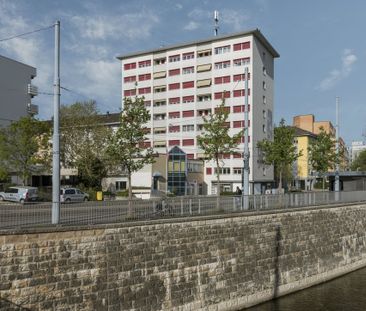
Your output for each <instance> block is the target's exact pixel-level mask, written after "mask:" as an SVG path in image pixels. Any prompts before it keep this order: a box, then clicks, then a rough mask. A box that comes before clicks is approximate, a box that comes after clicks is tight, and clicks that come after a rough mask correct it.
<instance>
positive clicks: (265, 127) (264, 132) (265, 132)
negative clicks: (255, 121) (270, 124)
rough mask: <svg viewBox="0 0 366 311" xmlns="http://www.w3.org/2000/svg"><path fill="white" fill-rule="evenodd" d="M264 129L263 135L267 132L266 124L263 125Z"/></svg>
mask: <svg viewBox="0 0 366 311" xmlns="http://www.w3.org/2000/svg"><path fill="white" fill-rule="evenodd" d="M262 129H263V133H266V132H267V130H266V125H265V124H263V125H262Z"/></svg>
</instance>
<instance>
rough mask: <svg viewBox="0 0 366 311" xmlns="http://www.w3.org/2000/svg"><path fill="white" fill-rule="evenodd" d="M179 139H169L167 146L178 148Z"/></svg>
mask: <svg viewBox="0 0 366 311" xmlns="http://www.w3.org/2000/svg"><path fill="white" fill-rule="evenodd" d="M179 143H180V142H179V139H171V140H169V146H179Z"/></svg>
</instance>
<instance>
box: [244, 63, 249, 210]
mask: <svg viewBox="0 0 366 311" xmlns="http://www.w3.org/2000/svg"><path fill="white" fill-rule="evenodd" d="M244 83H245V90H244V92H245V97H244V98H245V102H244V133H243V138H244V153H243V191H242V196H243V198H242V201H243V209H248V207H249V205H248V195H249V157H250V154H249V145H248V140H249V133H248V132H249V126H248V125H249V124H248V111H249V105H248V67H245V71H244Z"/></svg>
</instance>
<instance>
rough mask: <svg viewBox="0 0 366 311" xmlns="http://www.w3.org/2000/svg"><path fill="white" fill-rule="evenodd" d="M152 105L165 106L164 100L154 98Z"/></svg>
mask: <svg viewBox="0 0 366 311" xmlns="http://www.w3.org/2000/svg"><path fill="white" fill-rule="evenodd" d="M153 106H154V107H161V106H166V100H156V101H154V105H153Z"/></svg>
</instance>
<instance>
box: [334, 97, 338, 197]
mask: <svg viewBox="0 0 366 311" xmlns="http://www.w3.org/2000/svg"><path fill="white" fill-rule="evenodd" d="M336 153H337V162H336V171H335V178H334V191H336V192H339V97H338V96H337V97H336Z"/></svg>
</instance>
